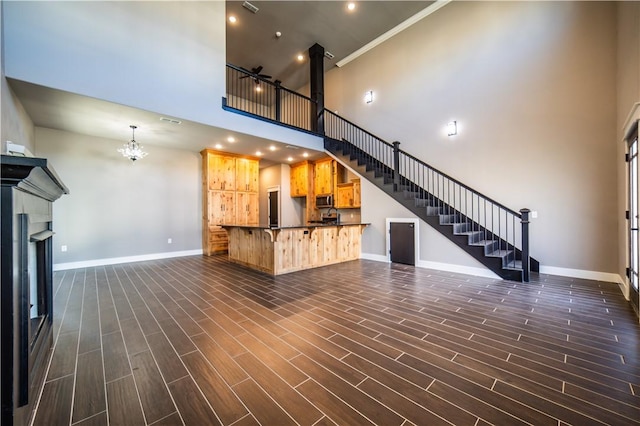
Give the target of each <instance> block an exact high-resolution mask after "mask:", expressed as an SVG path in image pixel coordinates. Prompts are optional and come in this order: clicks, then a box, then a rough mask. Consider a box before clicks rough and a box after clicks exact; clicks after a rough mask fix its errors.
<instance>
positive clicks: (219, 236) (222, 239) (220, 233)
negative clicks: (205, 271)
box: [207, 226, 229, 254]
mask: <svg viewBox="0 0 640 426" xmlns="http://www.w3.org/2000/svg"><path fill="white" fill-rule="evenodd" d="M208 243H209V252H208V253H207V254H212V253H221V252H225V251H227V247H228V246H229V237H228V235H227V231H225V230H224V229H222V228H220V227H218V226H212V227H209V240H208Z"/></svg>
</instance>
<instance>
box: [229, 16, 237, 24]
mask: <svg viewBox="0 0 640 426" xmlns="http://www.w3.org/2000/svg"><path fill="white" fill-rule="evenodd" d="M229 22H231V23H232V24H235V23H236V22H238V19H237V18H236V17H235V16H233V15H231V16H229Z"/></svg>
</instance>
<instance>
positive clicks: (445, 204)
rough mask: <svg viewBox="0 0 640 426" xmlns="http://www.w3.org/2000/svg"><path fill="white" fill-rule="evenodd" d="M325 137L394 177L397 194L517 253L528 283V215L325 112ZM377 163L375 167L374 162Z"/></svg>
mask: <svg viewBox="0 0 640 426" xmlns="http://www.w3.org/2000/svg"><path fill="white" fill-rule="evenodd" d="M321 115H323V118H324V132H325V136H326V137H328V138H331V139H334V140H336V141H344V142H347V143H349V144H350V146H351V154H352V155H356V156H362V157H363V158H362V159H361V160H362V161H363V163H367V162H369V164H371V166H372V167H377V168H379V169H380V170H379V171H380V172H381V173H382V174H387V176H391V177H392V179H393V183H394V185H393V186H394V191H399V190H403V191H408V192H411V193H415V194H416V196H417V198H418V199H421V200H424V202H425V207H427V206H428V207H432V208H435V209H434V211H437V212H439V213H441V214H445V215H451V216H450V217H449V219H447V220H452V221H455V222H456V223H465V224H467V226H466V227H465V229H466V230H467V232H480V233H482V239H483V240H485V241H492V242H495V243H496V246H497V251H498V252H499V253H500V252H503V251H504V252H506V251H514V253H516V255H515V256H514V257H513V259H512V260H511V261H510V263H511V264H510V265H507V266H511V267H514V268H518V269H520V268H522V269H523V271H524V280H525V281H529V271H530V257H529V231H528V224H529V210H528V209H522V210H521V211H520V212H516V211H514V210H512V209H510V208H508V207H506V206H504V205H502V204H500V203H498V202H497V201H494V200H492V199H491V198H489V197H487V196H486V195H483V194H481V193H480V192H478V191H476V190H475V189H473V188H470V187H469V186H467V185H465V184H464V183H462V182H460V181H458V180H457V179H454V178H452V177H451V176H448V175H447V174H445V173H443V172H441V171H439V170H437V169H436V168H434V167H432V166H430V165H428V164H427V163H425V162H424V161H422V160H419V159H418V158H416V157H414V156H412V155H411V154H409V153H407V152H405V151H402V150H401V149H400V142H394V143H393V144H390V143H388V142H386V141H384V140H383V139H382V138H379V137H377V136H375V135H374V134H372V133H370V132H368V131H366V130H364V129H362V128H361V127H359V126H357V125H355V124H353V123H352V122H350V121H348V120H346V119H344V118H342V117H340V116H339V115H337V114H334V113H333V112H331V111H329V110H326V109H325V110H323V111H321ZM371 160H373V161H371Z"/></svg>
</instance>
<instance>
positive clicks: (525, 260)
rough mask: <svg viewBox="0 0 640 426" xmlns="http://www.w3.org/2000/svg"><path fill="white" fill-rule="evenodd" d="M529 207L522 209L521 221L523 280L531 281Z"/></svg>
mask: <svg viewBox="0 0 640 426" xmlns="http://www.w3.org/2000/svg"><path fill="white" fill-rule="evenodd" d="M529 213H531V210H529V209H521V210H520V214H521V215H522V216H521V219H520V223H521V224H522V281H524V282H525V283H528V282H529V277H530V275H531V258H530V255H529Z"/></svg>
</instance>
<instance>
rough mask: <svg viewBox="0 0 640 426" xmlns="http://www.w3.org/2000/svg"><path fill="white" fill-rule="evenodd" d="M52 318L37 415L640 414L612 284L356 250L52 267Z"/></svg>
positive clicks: (632, 328)
mask: <svg viewBox="0 0 640 426" xmlns="http://www.w3.org/2000/svg"><path fill="white" fill-rule="evenodd" d="M53 322H54V341H55V342H56V343H55V345H56V346H55V347H54V349H53V357H52V361H51V364H50V369H49V371H48V378H49V380H48V381H47V383H46V384H45V388H44V392H43V393H42V399H41V401H40V405H39V408H38V411H37V413H36V422H35V424H36V425H41V424H46V425H58V424H61V425H69V424H70V423H71V413H77V414H76V415H74V420H73V421H78V422H77V423H75V424H84V425H92V424H99V425H104V424H106V422H108V425H107V426H112V425H118V426H120V425H126V426H128V425H130V424H131V425H144V426H150V425H172V426H173V425H181V424H183V423H188V424H198V423H202V424H203V425H204V424H207V423H210V424H217V423H221V424H223V425H225V426H226V425H235V426H245V425H247V426H249V425H259V424H263V425H266V424H269V425H270V424H315V425H316V426H321V425H334V426H335V425H345V424H348V425H352V424H353V425H364V424H378V425H381V426H382V425H384V426H386V425H388V424H398V425H402V426H417V425H423V424H446V423H448V424H453V425H469V426H471V425H474V426H488V425H490V424H499V425H503V424H508V425H517V424H535V425H553V426H569V425H578V424H579V425H583V424H608V425H627V424H637V423H638V418H639V416H640V353H638V351H637V348H638V347H640V325H639V324H638V318H637V316H636V315H635V313H634V311H633V309H632V308H631V307H630V305H629V303H628V302H627V301H626V300H625V299H624V296H623V295H622V294H621V292H620V290H619V287H618V286H617V284H615V283H603V282H596V281H590V280H580V279H575V278H567V277H556V276H550V275H545V274H533V275H532V280H531V282H529V283H515V282H510V281H502V280H496V279H487V278H479V277H470V276H467V275H463V274H457V273H451V272H443V271H435V270H428V269H422V268H415V267H412V266H410V265H400V264H387V263H381V262H373V261H366V260H360V261H354V262H346V263H343V264H337V265H332V266H329V267H323V268H317V269H312V270H307V271H300V272H296V273H291V274H286V275H282V276H278V277H271V276H269V275H266V274H263V273H260V272H257V271H253V270H250V269H247V268H244V267H242V266H239V265H235V264H231V263H229V261H228V259H227V258H226V256H224V255H223V256H210V257H208V256H190V257H180V258H172V259H162V260H153V261H148V262H138V263H132V264H124V265H110V266H101V267H95V268H84V269H77V270H70V271H58V272H56V273H55V274H54V318H53ZM78 351H80V357H78ZM76 362H77V366H78V368H77V369H76ZM89 365H92V366H93V367H94V368H91V369H89V368H88V366H89ZM103 372H104V373H103ZM92 374H93V376H91V375H92ZM102 374H104V377H100V376H101V375H102ZM89 377H94V378H93V379H90V378H89ZM52 378H55V380H51V379H52ZM88 382H92V383H88ZM93 382H95V383H93ZM74 383H75V385H76V386H75V391H74ZM96 383H98V385H99V386H98V387H102V388H103V389H104V388H105V387H106V392H105V391H104V390H103V391H102V392H103V395H102V396H100V395H98V394H99V392H100V391H99V390H97V389H96V386H95V384H96ZM93 400H95V401H100V400H102V401H103V404H104V405H103V408H102V411H100V406H99V405H98V404H99V403H93V402H91V401H93ZM174 401H175V403H176V404H177V406H176V405H174ZM87 407H89V408H87ZM105 408H106V410H107V411H108V413H107V412H105ZM82 416H86V417H84V418H81V417H82Z"/></svg>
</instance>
